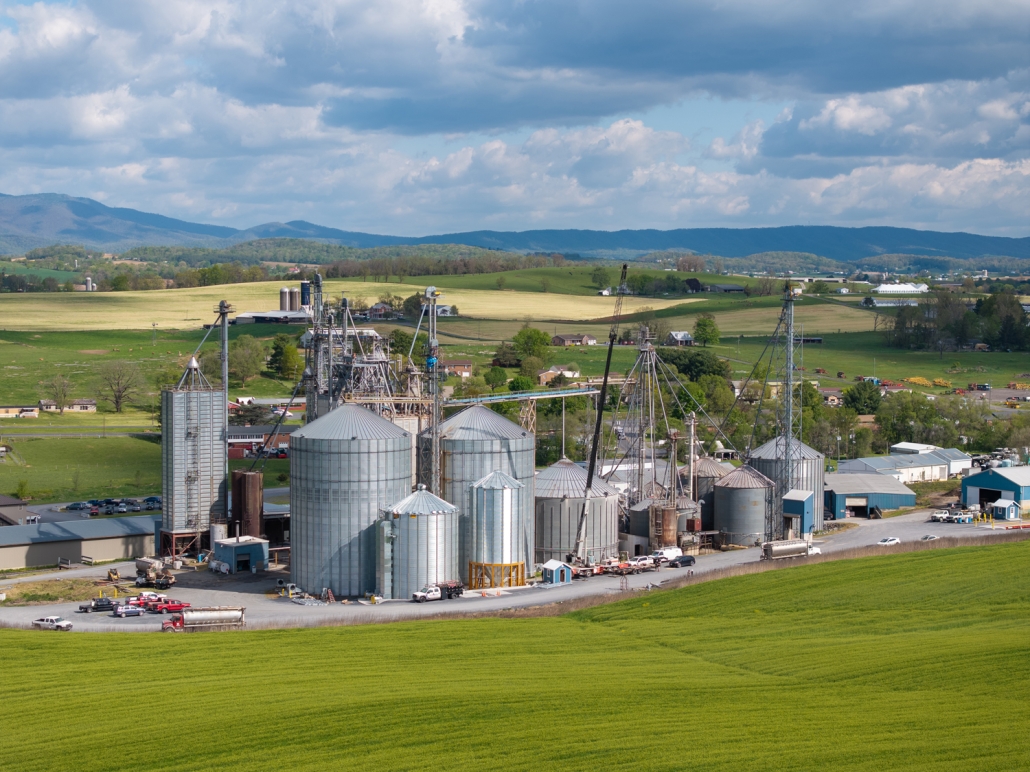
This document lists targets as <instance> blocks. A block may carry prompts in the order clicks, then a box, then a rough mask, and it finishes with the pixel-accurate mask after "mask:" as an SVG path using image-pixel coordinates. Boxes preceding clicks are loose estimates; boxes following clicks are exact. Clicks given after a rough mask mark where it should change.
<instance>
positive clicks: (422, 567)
mask: <svg viewBox="0 0 1030 772" xmlns="http://www.w3.org/2000/svg"><path fill="white" fill-rule="evenodd" d="M387 517H388V518H392V519H393V525H394V530H393V535H394V539H393V597H395V598H410V597H411V594H412V593H413V592H415V591H416V590H420V589H422V588H423V587H425V586H426V585H427V584H436V583H437V582H451V581H455V580H456V579H457V578H458V573H459V572H458V508H457V507H456V506H454V505H453V504H448V503H447V502H446V501H444V500H443V499H441V498H440V497H439V496H434V495H433V494H432V493H430V492H429V491H427V490H426V489H425V486H422V485H420V486H419V488H418V490H417V491H415V492H414V493H412V494H411V495H410V496H408V497H407V498H405V499H403V500H402V501H399V502H398V503H396V504H394V505H393V506H392V507H390V508H389V510H388V511H387Z"/></svg>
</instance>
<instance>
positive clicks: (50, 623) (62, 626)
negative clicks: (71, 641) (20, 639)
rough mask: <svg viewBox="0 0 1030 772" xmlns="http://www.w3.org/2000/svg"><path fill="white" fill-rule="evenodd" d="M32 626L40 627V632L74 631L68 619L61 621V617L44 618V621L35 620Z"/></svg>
mask: <svg viewBox="0 0 1030 772" xmlns="http://www.w3.org/2000/svg"><path fill="white" fill-rule="evenodd" d="M32 626H33V627H38V628H39V629H40V630H71V629H72V623H71V622H69V621H68V620H67V619H61V617H43V618H42V619H33V620H32Z"/></svg>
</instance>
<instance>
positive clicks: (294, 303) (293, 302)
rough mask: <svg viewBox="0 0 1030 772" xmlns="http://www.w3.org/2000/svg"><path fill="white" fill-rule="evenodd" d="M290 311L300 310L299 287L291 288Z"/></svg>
mask: <svg viewBox="0 0 1030 772" xmlns="http://www.w3.org/2000/svg"><path fill="white" fill-rule="evenodd" d="M290 310H291V311H299V310H300V289H299V288H298V287H290Z"/></svg>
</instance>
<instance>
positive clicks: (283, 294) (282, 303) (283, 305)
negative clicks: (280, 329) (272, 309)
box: [279, 287, 290, 311]
mask: <svg viewBox="0 0 1030 772" xmlns="http://www.w3.org/2000/svg"><path fill="white" fill-rule="evenodd" d="M279 310H280V311H289V310H290V288H289V287H283V288H281V289H280V290H279Z"/></svg>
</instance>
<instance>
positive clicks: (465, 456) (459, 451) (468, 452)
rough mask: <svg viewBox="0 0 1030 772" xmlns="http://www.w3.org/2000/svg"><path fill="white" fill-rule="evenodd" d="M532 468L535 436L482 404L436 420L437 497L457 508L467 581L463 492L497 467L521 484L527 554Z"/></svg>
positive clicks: (425, 480)
mask: <svg viewBox="0 0 1030 772" xmlns="http://www.w3.org/2000/svg"><path fill="white" fill-rule="evenodd" d="M418 442H419V459H420V463H421V459H423V458H426V457H427V455H428V453H426V452H423V451H424V450H425V451H428V448H429V447H431V445H432V438H431V437H430V435H429V432H428V431H424V432H422V434H420V435H419V437H418ZM535 467H536V439H535V438H534V436H533V435H532V434H531V433H530V432H527V431H526V430H525V429H523V428H522V427H521V426H519V425H518V424H516V423H512V422H511V421H509V420H508V419H507V418H505V417H504V416H502V415H500V414H498V413H495V412H494V411H493V410H490V409H489V408H486V407H483V406H482V405H473V406H472V407H470V408H466V409H465V410H462V411H461V412H460V413H456V414H455V415H453V416H451V417H450V418H448V419H447V420H446V421H443V422H442V423H441V424H440V470H441V474H440V476H441V480H442V484H441V490H440V491H439V492H438V494H439V495H440V497H441V498H443V499H444V500H445V501H449V502H450V503H451V504H454V505H455V506H456V507H458V515H459V518H460V519H459V523H460V526H461V534H462V538H461V546H460V549H461V555H460V558H459V560H460V563H459V569H460V571H461V578H462V581H465V582H467V581H468V545H467V534H468V531H469V528H468V491H469V486H471V485H472V484H473V483H475V482H476V481H477V480H481V479H482V478H484V477H486V476H487V475H488V474H490V473H491V472H493V471H496V470H500V471H502V472H504V473H505V474H508V475H510V476H511V477H513V478H515V479H516V480H518V481H519V482H520V483H522V484H523V485H525V486H526V490H525V495H524V496H522V497H521V498H520V501H519V507H520V508H521V510H522V512H521V515H522V518H523V521H524V522H527V523H530V527H529V528H527V529H526V530H527V532H526V533H525V534H524V538H525V540H526V548H525V549H526V553H527V554H531V551H532V545H533V528H532V521H533V490H534V487H533V486H534V483H533V478H534V472H535ZM418 474H419V482H421V483H422V484H424V485H427V486H428V485H430V480H429V477H430V470H429V469H422V468H420V469H419V472H418Z"/></svg>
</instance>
